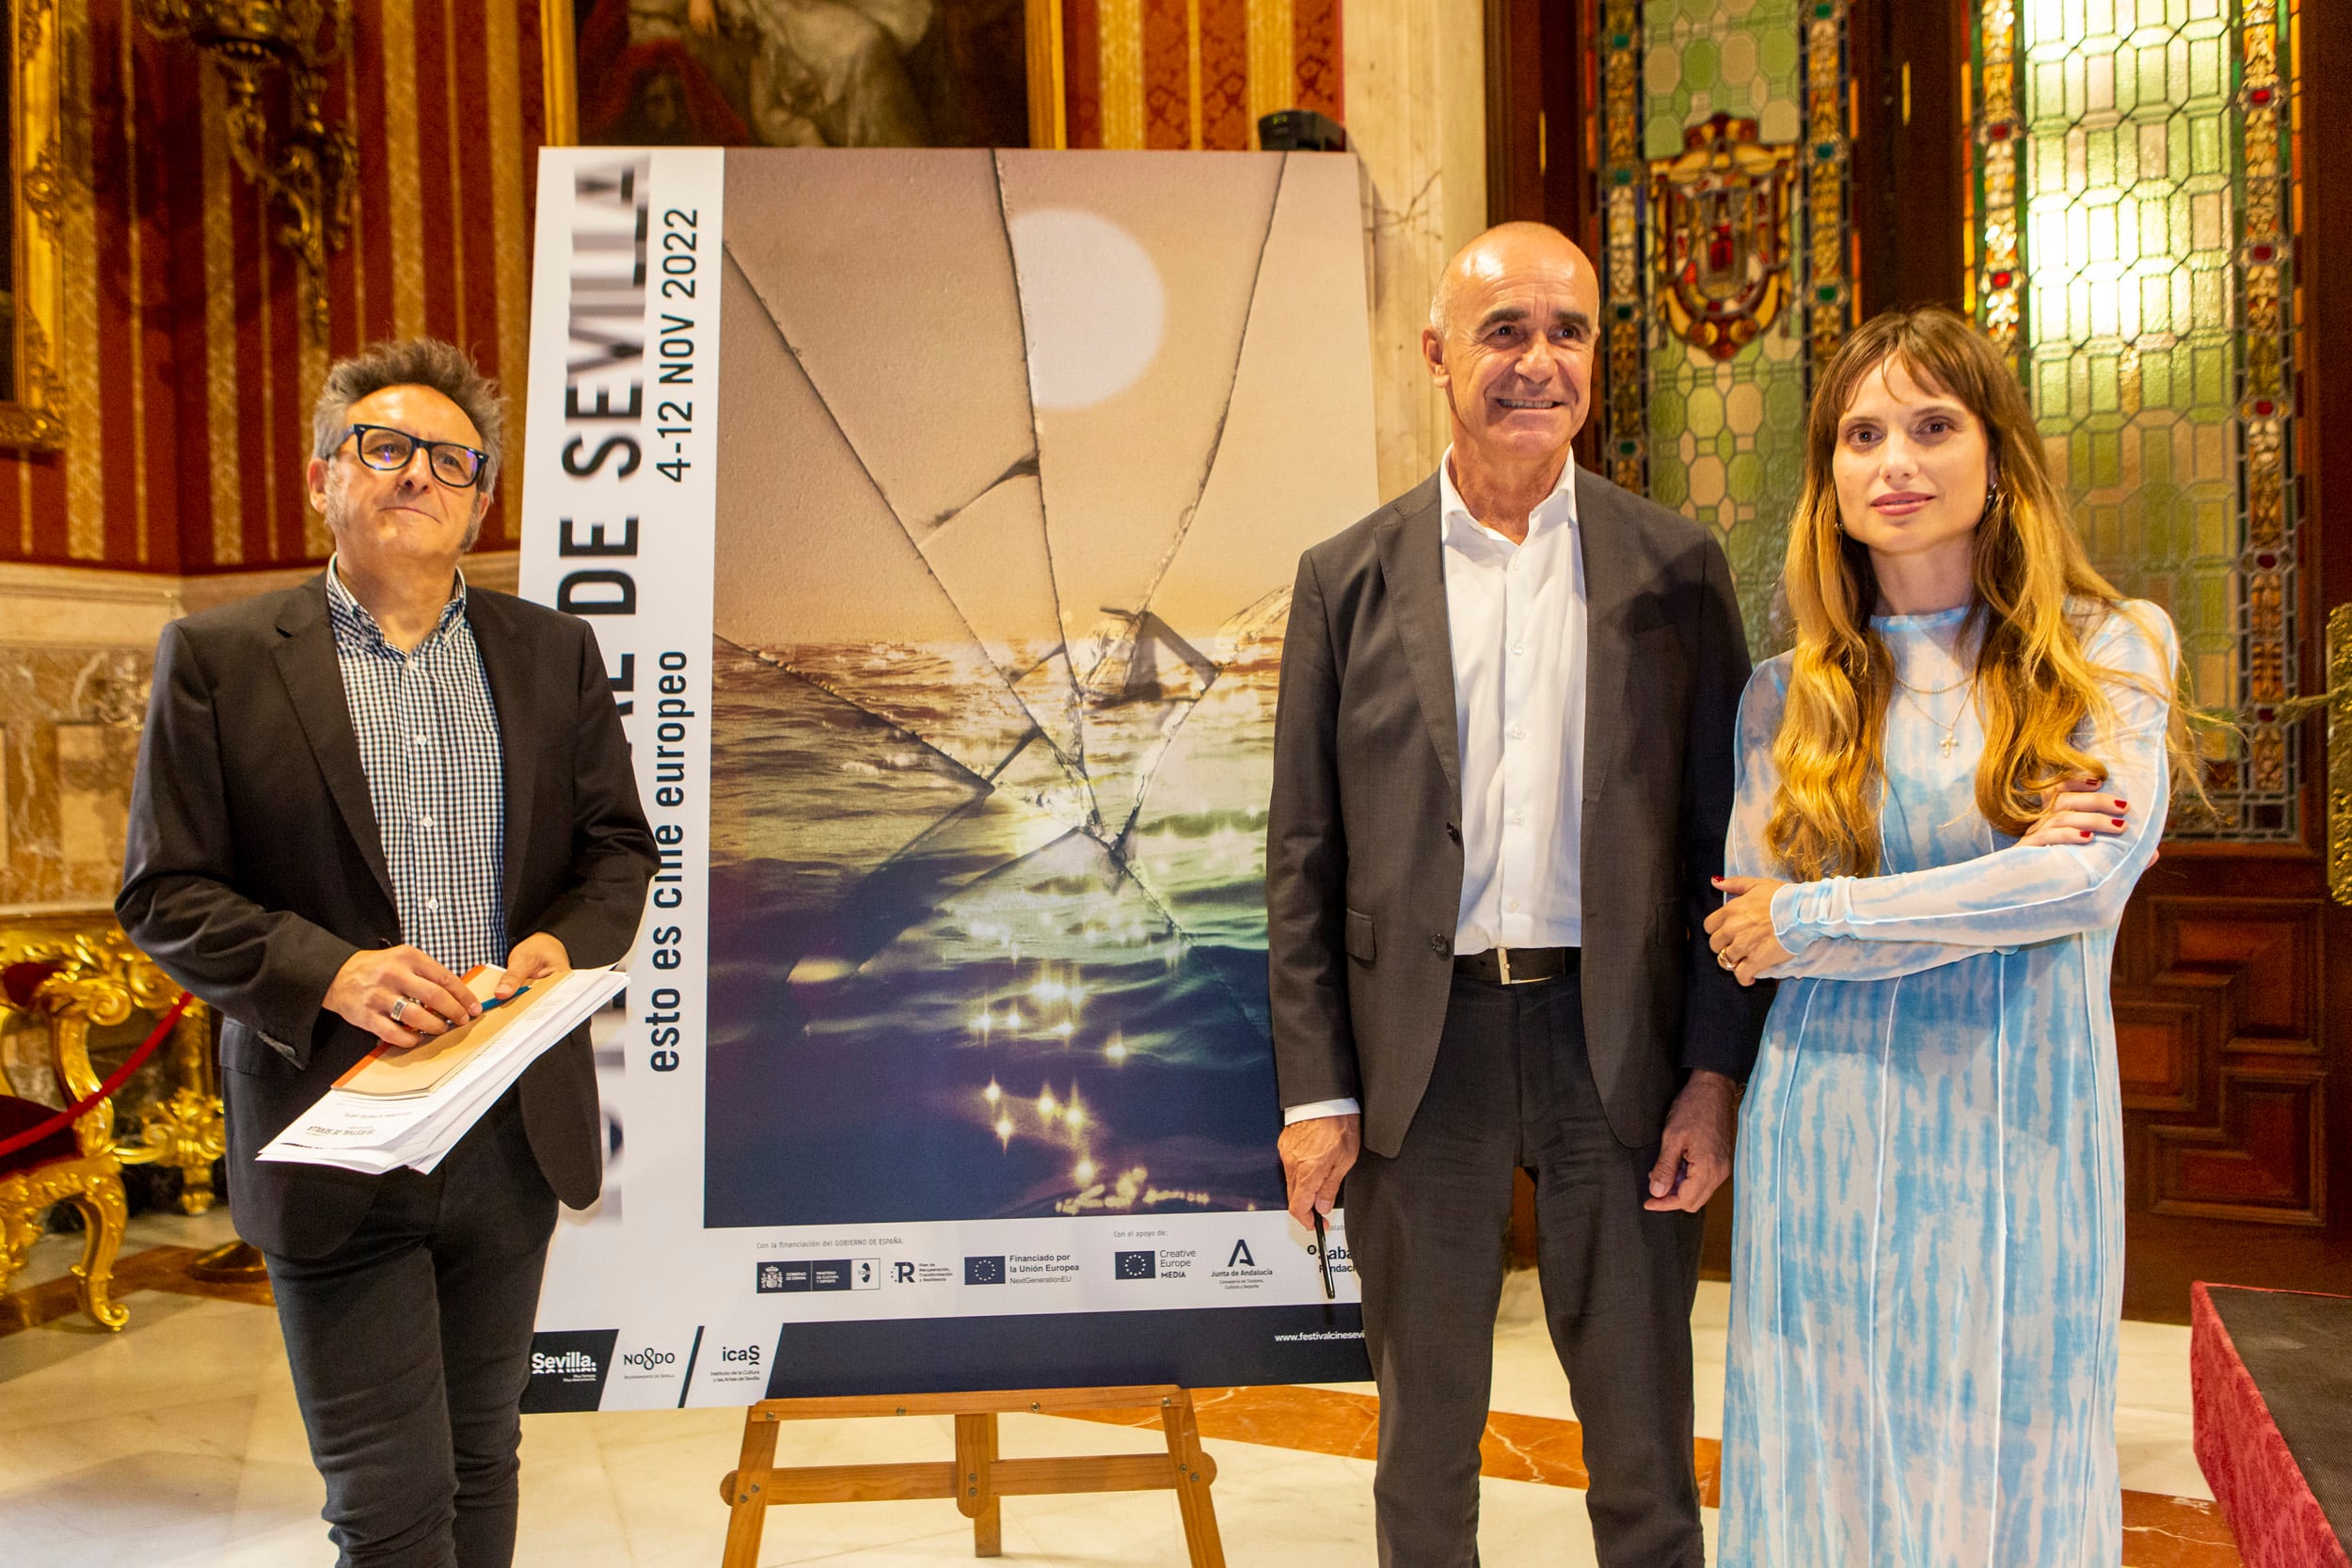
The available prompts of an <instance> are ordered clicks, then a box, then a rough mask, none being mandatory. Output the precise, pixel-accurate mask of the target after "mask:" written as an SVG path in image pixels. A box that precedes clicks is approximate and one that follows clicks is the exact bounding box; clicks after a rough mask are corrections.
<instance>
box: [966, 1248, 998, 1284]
mask: <svg viewBox="0 0 2352 1568" xmlns="http://www.w3.org/2000/svg"><path fill="white" fill-rule="evenodd" d="M963 1282H964V1283H965V1284H966V1285H1002V1284H1003V1283H1004V1282H1005V1255H1004V1254H1003V1253H1001V1252H1000V1253H998V1254H996V1256H994V1257H993V1258H967V1259H964V1260H963Z"/></svg>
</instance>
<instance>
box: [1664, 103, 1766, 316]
mask: <svg viewBox="0 0 2352 1568" xmlns="http://www.w3.org/2000/svg"><path fill="white" fill-rule="evenodd" d="M1796 155H1797V150H1796V148H1795V146H1794V145H1793V144H1788V143H1783V144H1781V145H1778V146H1767V145H1766V144H1764V143H1763V142H1760V141H1758V140H1756V121H1755V120H1752V119H1733V118H1732V117H1731V116H1730V115H1727V114H1719V115H1716V116H1714V117H1713V118H1711V119H1707V120H1704V121H1702V122H1701V123H1699V124H1697V125H1693V126H1691V127H1689V128H1687V129H1686V130H1684V132H1683V133H1682V150H1681V151H1680V152H1678V153H1677V154H1676V155H1675V156H1673V157H1671V158H1656V159H1652V160H1651V162H1650V203H1651V209H1650V210H1651V214H1652V219H1653V227H1652V230H1651V231H1652V234H1653V236H1654V239H1655V249H1654V254H1655V258H1656V264H1657V267H1658V282H1659V291H1658V296H1659V303H1660V306H1661V309H1663V310H1664V312H1665V316H1666V325H1668V326H1669V327H1671V328H1672V329H1673V331H1674V334H1675V336H1677V337H1678V338H1680V339H1682V340H1683V341H1685V342H1688V343H1692V344H1694V345H1696V346H1697V347H1699V348H1702V349H1705V350H1706V351H1707V352H1708V354H1710V355H1712V356H1714V357H1716V358H1718V359H1728V358H1730V357H1731V356H1733V355H1735V354H1737V353H1739V352H1740V349H1741V348H1742V347H1743V346H1745V345H1746V344H1747V343H1749V342H1752V341H1755V339H1756V336H1757V334H1759V333H1761V332H1762V331H1763V330H1764V329H1765V328H1766V327H1768V326H1770V325H1772V322H1773V321H1774V320H1775V319H1776V318H1777V317H1778V316H1779V314H1780V311H1781V307H1782V306H1783V305H1785V304H1786V303H1787V302H1788V250H1789V237H1788V187H1789V182H1790V181H1791V180H1792V179H1793V178H1794V176H1795V169H1796Z"/></svg>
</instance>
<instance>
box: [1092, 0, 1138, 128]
mask: <svg viewBox="0 0 2352 1568" xmlns="http://www.w3.org/2000/svg"><path fill="white" fill-rule="evenodd" d="M1095 30H1096V33H1097V35H1098V37H1099V40H1100V53H1101V57H1102V69H1101V74H1100V76H1099V77H1098V78H1097V79H1098V80H1099V81H1100V82H1101V83H1102V103H1103V107H1102V116H1103V145H1104V147H1106V148H1113V149H1123V150H1138V149H1140V148H1141V147H1142V146H1143V0H1102V4H1101V5H1100V6H1099V7H1098V8H1096V10H1095Z"/></svg>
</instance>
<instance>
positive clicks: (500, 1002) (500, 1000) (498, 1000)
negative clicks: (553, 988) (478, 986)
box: [482, 986, 531, 1013]
mask: <svg viewBox="0 0 2352 1568" xmlns="http://www.w3.org/2000/svg"><path fill="white" fill-rule="evenodd" d="M530 994H531V988H530V987H529V986H524V987H523V988H521V989H520V990H517V991H516V992H515V994H514V995H513V996H493V997H491V998H490V999H489V1000H488V1001H486V1002H485V1003H483V1004H482V1010H483V1011H484V1012H485V1013H486V1012H488V1011H489V1010H490V1009H491V1008H493V1007H503V1006H506V1005H507V1004H508V1003H509V1002H513V1001H515V1000H516V999H517V998H520V997H524V996H528V995H530Z"/></svg>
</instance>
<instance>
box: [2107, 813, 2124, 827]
mask: <svg viewBox="0 0 2352 1568" xmlns="http://www.w3.org/2000/svg"><path fill="white" fill-rule="evenodd" d="M2109 820H2111V821H2113V822H2114V824H2115V825H2116V826H2117V827H2119V828H2120V827H2122V825H2123V819H2122V817H2120V816H2118V817H2112V818H2110V819H2109Z"/></svg>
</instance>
